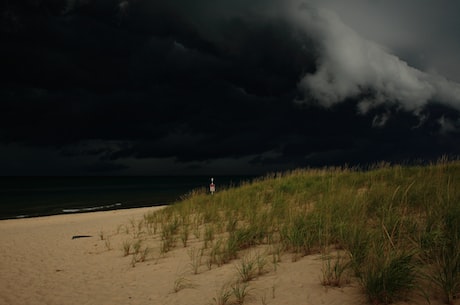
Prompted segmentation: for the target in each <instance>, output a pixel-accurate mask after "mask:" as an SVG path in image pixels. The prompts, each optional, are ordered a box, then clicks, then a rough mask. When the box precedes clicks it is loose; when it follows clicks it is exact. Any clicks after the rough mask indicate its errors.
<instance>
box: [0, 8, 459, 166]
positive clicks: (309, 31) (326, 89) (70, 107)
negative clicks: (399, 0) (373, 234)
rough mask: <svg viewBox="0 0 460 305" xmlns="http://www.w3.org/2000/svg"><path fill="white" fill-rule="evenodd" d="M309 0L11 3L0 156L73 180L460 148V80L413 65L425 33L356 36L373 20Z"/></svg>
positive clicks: (5, 23) (4, 20)
mask: <svg viewBox="0 0 460 305" xmlns="http://www.w3.org/2000/svg"><path fill="white" fill-rule="evenodd" d="M314 2H315V1H313V2H310V5H303V6H300V5H299V2H296V1H276V0H273V1H266V0H264V1H262V0H258V1H251V2H248V1H243V0H237V1H226V0H220V1H210V0H195V1H186V0H174V1H153V0H67V1H59V0H54V1H53V0H48V1H46V0H41V1H40V0H38V1H37V0H35V1H24V2H21V3H18V2H13V3H12V2H11V1H10V2H8V3H7V4H3V13H2V15H1V17H0V18H1V24H2V30H1V31H2V38H1V39H2V48H1V50H0V53H1V54H0V55H1V57H2V71H1V74H2V78H3V79H6V81H4V82H2V85H1V88H0V95H1V99H2V102H1V104H0V141H1V143H2V144H0V153H2V152H1V149H3V155H4V156H8V158H6V159H8V160H11V159H12V158H13V157H12V156H13V155H14V152H15V151H21V154H22V156H23V157H22V158H24V160H28V162H25V163H24V164H29V165H30V164H32V163H33V162H34V161H30V160H31V154H29V153H26V152H25V150H27V149H28V148H29V149H30V150H31V151H35V150H39V151H40V154H39V155H40V156H41V157H40V158H41V160H42V162H45V161H46V162H50V164H55V165H54V166H59V167H63V166H64V164H65V163H66V161H65V160H69V161H68V162H69V164H71V165H69V166H68V168H69V173H70V174H71V173H78V174H84V173H85V172H86V173H88V174H97V173H100V174H104V173H111V174H113V173H117V172H118V173H130V174H132V173H136V170H134V168H136V169H137V172H138V173H139V172H142V173H143V174H145V173H147V174H148V173H149V171H148V170H151V172H150V173H160V172H159V171H161V173H164V172H166V171H168V166H169V167H174V166H176V167H177V168H181V169H184V171H186V170H187V168H188V170H190V171H192V170H193V171H197V170H199V169H200V168H201V167H204V168H206V167H207V166H209V170H208V171H211V170H212V168H218V169H219V170H221V171H223V172H225V167H226V166H227V168H228V170H230V167H232V168H231V170H234V169H236V168H238V170H241V171H244V170H247V171H251V169H250V168H257V170H258V171H267V170H272V169H278V168H281V169H282V168H292V167H296V166H308V165H327V164H340V163H343V162H348V163H353V162H354V163H366V162H373V161H375V160H380V159H388V160H404V159H410V158H412V157H420V158H423V157H428V158H436V157H437V156H438V155H439V154H443V153H450V154H457V153H459V152H460V147H459V146H458V144H456V143H457V142H458V141H454V139H455V138H456V137H458V135H459V133H458V131H459V127H460V121H459V116H458V109H459V107H460V106H459V105H460V103H459V96H460V94H459V92H460V89H459V88H460V87H459V85H458V84H457V83H454V82H452V81H448V80H447V79H445V78H444V77H442V76H441V75H437V74H430V73H428V72H426V71H422V70H420V69H422V68H425V67H427V66H423V64H420V65H419V66H417V67H412V66H410V65H409V64H408V63H406V62H405V61H404V60H407V59H406V58H405V57H404V56H406V57H407V58H414V60H413V61H412V62H415V58H416V55H414V54H415V53H411V52H410V50H411V49H410V48H409V47H408V45H409V42H410V43H412V44H414V45H418V44H417V43H420V41H422V39H413V41H412V42H411V41H408V42H407V44H406V45H402V44H400V43H399V42H401V41H404V39H403V38H398V37H396V38H394V39H393V40H392V39H390V38H392V37H393V36H391V35H389V34H388V30H387V29H385V30H382V28H380V32H379V28H378V27H377V26H375V29H372V28H373V27H372V26H370V27H369V28H370V30H369V31H368V32H359V31H357V30H356V29H354V28H352V26H355V27H356V25H359V26H360V27H362V26H363V25H364V24H365V23H366V20H365V19H363V18H358V17H359V16H360V15H359V14H358V15H353V14H351V13H350V12H351V11H350V10H349V7H347V6H344V5H342V4H340V3H342V2H339V1H326V2H324V7H325V8H322V6H323V4H321V3H320V2H317V3H316V6H313V4H315V3H314ZM358 2H359V1H357V2H356V3H358ZM319 5H321V6H319ZM380 5H383V4H380ZM299 8H300V9H299ZM372 8H373V7H371V6H368V7H366V6H365V9H362V10H361V13H362V15H361V16H363V15H365V14H369V15H372V14H375V12H374V11H373V10H372ZM383 8H385V9H382V12H385V13H386V12H390V11H391V8H392V7H391V6H390V5H384V6H383ZM350 16H351V17H356V18H350ZM416 18H418V17H414V20H416ZM351 19H353V20H355V23H352V26H349V25H348V24H346V23H345V22H346V21H347V20H351ZM383 19H384V18H383ZM344 20H345V21H344ZM438 20H439V19H438ZM396 24H397V22H396ZM375 33H380V34H378V35H377V34H375ZM382 33H386V34H385V35H384V34H382ZM373 34H375V35H376V37H378V38H379V39H377V40H376V41H377V42H378V43H380V44H386V43H389V44H392V45H391V46H390V47H391V48H390V49H386V48H384V47H382V46H381V45H380V44H377V43H375V42H373V41H371V38H372V35H373ZM361 35H364V36H365V38H363V36H361ZM446 35H447V34H446ZM400 36H402V34H401V35H400ZM437 39H440V38H437ZM398 43H399V44H398ZM397 50H402V51H401V54H403V53H404V54H406V55H404V56H402V55H399V54H395V53H393V52H396V51H397ZM403 51H404V52H403ZM427 54H428V55H429V58H430V59H429V62H430V65H432V64H433V65H434V63H435V62H437V56H435V54H434V53H430V52H428V53H427ZM428 55H427V56H428ZM424 63H425V61H424ZM440 70H441V69H440ZM46 152H48V157H45V155H46ZM18 156H19V155H18ZM52 160H57V161H52ZM238 160H240V161H241V164H239V165H238V162H239V161H238ZM29 161H30V162H29ZM37 162H38V161H37ZM53 162H54V163H53ZM142 162H143V163H142ZM18 164H20V162H18ZM142 164H144V166H145V167H147V168H148V169H143V170H139V169H140V168H142V167H143V165H142ZM18 166H19V165H18ZM5 168H6V169H7V170H6V173H8V174H15V173H18V172H19V171H17V170H16V171H15V170H14V168H15V167H14V166H9V167H5ZM31 168H32V166H31ZM34 168H36V171H35V172H34V173H36V172H38V173H40V172H42V173H47V171H46V170H45V169H44V167H42V166H35V167H34ZM76 168H78V170H76ZM156 169H158V171H156ZM130 170H131V171H130ZM202 171H204V169H202ZM23 172H27V171H21V173H23ZM50 172H51V173H53V171H50ZM54 172H55V173H59V174H62V172H65V169H63V170H62V171H54ZM176 172H177V171H176Z"/></svg>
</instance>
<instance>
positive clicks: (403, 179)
mask: <svg viewBox="0 0 460 305" xmlns="http://www.w3.org/2000/svg"><path fill="white" fill-rule="evenodd" d="M142 225H143V226H145V228H144V229H143V228H142V227H141V224H140V223H137V224H135V223H134V222H132V224H131V227H130V229H131V232H132V234H133V236H134V237H136V238H138V237H139V236H145V235H146V234H148V235H158V236H159V238H160V239H161V241H162V248H161V251H162V253H166V252H168V251H170V250H172V249H173V248H174V247H177V244H176V240H177V239H179V238H180V239H181V240H182V245H183V246H184V247H186V246H187V242H188V241H189V240H190V235H189V232H193V235H194V238H195V240H199V241H201V242H202V244H203V250H202V253H201V255H203V256H208V259H207V260H206V261H207V265H208V268H209V269H211V267H212V266H213V265H217V266H221V265H223V264H226V263H229V262H230V261H232V260H233V259H237V258H242V257H241V255H242V254H241V253H242V252H243V251H246V250H247V249H249V248H252V247H258V246H266V247H267V249H272V251H271V253H270V254H268V255H270V256H271V258H270V259H268V258H267V257H261V256H260V257H259V259H260V262H259V263H262V262H263V264H264V266H265V264H266V261H273V266H274V270H275V271H276V266H277V264H278V262H279V259H280V257H281V254H280V252H283V253H286V254H289V255H291V257H292V260H293V261H296V260H298V259H301V257H302V256H304V255H309V254H312V253H318V254H322V255H323V257H324V258H329V260H328V261H325V263H324V264H323V265H324V266H323V273H324V276H323V279H322V282H323V284H324V285H331V286H338V285H342V284H343V281H342V276H343V274H344V273H345V272H348V273H349V274H350V276H353V277H355V278H356V279H357V282H359V283H360V284H361V286H362V288H363V292H364V293H365V294H366V295H367V297H368V299H369V302H370V303H373V304H390V303H392V302H396V301H398V300H403V299H405V298H407V297H409V298H410V296H411V295H413V294H415V293H419V291H422V290H423V291H425V293H426V294H427V295H428V296H434V295H437V294H442V295H443V296H444V300H445V302H446V303H452V302H453V301H454V300H455V299H456V298H457V297H458V296H460V162H459V161H447V160H445V159H443V160H440V161H438V162H436V163H433V164H429V165H423V166H401V165H389V164H384V163H383V164H378V165H376V166H374V167H373V168H371V169H368V170H366V171H362V170H358V169H353V168H324V169H299V170H294V171H291V172H287V173H276V174H272V175H268V176H266V177H263V178H259V179H256V180H253V181H251V182H247V183H244V184H242V185H240V186H239V187H236V188H229V189H225V190H220V191H219V192H216V193H215V194H214V195H213V196H210V195H209V194H207V193H206V191H205V190H195V191H193V192H191V193H190V194H189V195H188V196H186V197H185V198H183V200H181V201H180V202H177V203H176V204H173V205H171V206H169V207H167V208H165V209H163V210H160V211H157V212H152V213H148V214H146V215H145V216H144V220H143V221H142ZM126 248H127V245H126V247H125V250H124V253H125V255H126V253H127V252H128V253H129V250H128V249H126ZM334 253H335V260H332V259H331V257H332V256H331V254H334ZM338 253H340V255H338ZM200 257H201V256H200ZM192 261H193V260H192ZM250 264H256V262H254V261H245V260H242V263H241V265H239V267H238V268H239V269H238V272H239V273H240V275H241V277H242V279H243V278H244V279H246V278H247V276H246V273H248V276H249V274H254V273H253V272H254V270H253V269H255V268H256V267H255V266H251V267H252V269H251V268H250V269H251V272H252V273H251V272H246V271H247V269H248V267H250V266H249V265H250ZM248 270H249V269H248ZM243 282H244V280H243ZM240 288H241V287H240ZM245 289H246V288H245ZM225 292H226V293H224V294H223V297H222V298H220V297H219V298H216V300H215V301H216V303H217V304H222V303H225V301H226V300H225V299H226V297H227V292H228V291H227V290H226V291H225ZM242 299H243V298H242Z"/></svg>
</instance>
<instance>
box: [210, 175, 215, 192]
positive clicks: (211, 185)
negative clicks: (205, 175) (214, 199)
mask: <svg viewBox="0 0 460 305" xmlns="http://www.w3.org/2000/svg"><path fill="white" fill-rule="evenodd" d="M209 191H210V192H211V195H214V192H215V191H216V185H215V184H214V178H211V184H210V185H209Z"/></svg>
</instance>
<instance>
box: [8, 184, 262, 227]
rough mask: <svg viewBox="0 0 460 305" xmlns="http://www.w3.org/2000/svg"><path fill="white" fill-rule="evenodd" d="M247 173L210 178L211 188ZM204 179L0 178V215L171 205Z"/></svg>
mask: <svg viewBox="0 0 460 305" xmlns="http://www.w3.org/2000/svg"><path fill="white" fill-rule="evenodd" d="M252 178H253V177H249V176H225V177H214V183H215V184H216V187H217V191H218V190H219V188H220V189H222V188H223V187H227V186H231V185H238V184H240V183H241V182H243V181H249V180H251V179H252ZM209 183H210V178H209V177H207V176H206V177H204V176H176V177H172V176H167V177H1V178H0V219H9V218H24V217H37V216H45V215H57V214H66V213H67V214H68V213H84V212H92V211H102V210H114V209H127V208H136V207H146V206H156V205H166V204H171V203H173V202H175V201H177V200H179V199H180V198H181V197H182V196H184V195H186V194H187V193H189V192H191V191H192V190H194V189H198V188H208V186H209Z"/></svg>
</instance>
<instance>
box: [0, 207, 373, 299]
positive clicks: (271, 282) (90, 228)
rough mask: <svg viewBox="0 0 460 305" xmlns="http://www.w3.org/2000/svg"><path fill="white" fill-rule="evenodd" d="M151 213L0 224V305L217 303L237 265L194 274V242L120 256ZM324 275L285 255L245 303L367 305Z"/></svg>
mask: <svg viewBox="0 0 460 305" xmlns="http://www.w3.org/2000/svg"><path fill="white" fill-rule="evenodd" d="M160 208H161V207H160ZM154 209H159V207H154V208H140V209H129V210H118V211H109V212H95V213H87V214H74V215H58V216H50V217H40V218H30V219H15V220H3V221H0V244H1V247H0V257H1V260H0V269H1V272H0V304H1V305H3V304H5V305H16V304H17V305H29V304H30V305H32V304H34V305H37V304H38V305H39V304H46V305H54V304H55V305H63V304H68V305H72V304H75V305H77V304H78V305H82V304H87V305H90V304H95V305H96V304H97V305H104V304H107V305H109V304H110V305H113V304H139V305H143V304H184V305H185V304H203V305H204V304H218V303H217V302H216V299H217V296H218V295H219V294H220V291H222V288H223V287H229V284H230V283H232V282H235V279H236V278H237V275H238V273H237V268H236V267H237V264H238V260H235V261H232V262H230V263H228V264H225V265H223V266H221V267H217V266H213V267H212V268H211V269H209V268H208V267H207V266H206V264H205V262H202V264H201V265H200V266H199V268H198V270H197V271H198V272H197V274H194V272H192V271H193V270H192V269H193V268H192V266H191V265H192V264H191V258H190V255H189V253H190V249H195V248H198V247H199V246H201V244H200V242H199V241H198V240H197V239H196V238H194V237H192V238H191V239H190V242H189V244H188V245H187V247H185V248H184V247H183V246H182V245H180V244H178V245H177V247H175V248H174V249H173V250H172V251H170V252H167V253H166V254H161V253H160V251H159V247H160V246H159V245H160V237H159V236H158V234H157V236H156V237H154V238H151V239H150V240H149V247H150V248H151V251H150V252H149V255H148V256H147V257H146V260H145V261H143V262H136V263H133V258H132V255H128V256H124V255H123V242H124V241H126V240H132V239H133V236H132V232H127V230H123V229H122V228H128V227H129V225H130V223H133V221H134V222H135V221H136V220H140V219H142V217H143V215H144V214H145V213H146V212H148V211H152V210H154ZM74 236H90V237H82V238H74V239H73V238H72V237H74ZM250 251H252V252H254V251H259V253H260V252H262V251H263V249H252V250H250ZM245 255H250V253H246V254H245V253H242V254H241V256H245ZM275 269H276V270H275ZM321 269H322V261H321V259H320V257H319V255H311V256H306V257H302V258H300V259H299V260H297V261H295V262H293V261H292V259H291V257H290V254H285V255H284V256H283V257H282V260H281V262H279V263H278V264H277V266H276V268H274V265H272V264H271V263H270V264H267V267H266V271H265V272H264V274H262V275H260V276H257V277H255V278H254V279H252V280H251V281H250V282H248V285H249V286H248V289H247V291H249V293H248V296H247V297H246V299H245V300H244V304H279V305H281V304H286V305H287V304H306V305H307V304H308V305H309V304H312V305H313V304H337V305H338V304H341V305H343V304H350V305H356V304H366V298H365V296H364V294H363V293H362V291H361V288H360V286H359V285H358V284H357V283H354V282H353V281H351V282H350V283H349V284H346V285H344V286H343V287H341V288H326V287H324V286H322V285H321V283H320V282H321V274H322V273H321V272H322V271H321ZM227 284H228V285H227Z"/></svg>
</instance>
